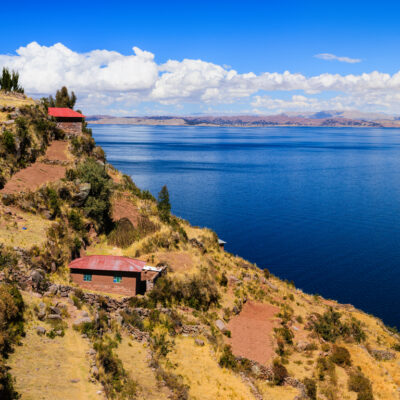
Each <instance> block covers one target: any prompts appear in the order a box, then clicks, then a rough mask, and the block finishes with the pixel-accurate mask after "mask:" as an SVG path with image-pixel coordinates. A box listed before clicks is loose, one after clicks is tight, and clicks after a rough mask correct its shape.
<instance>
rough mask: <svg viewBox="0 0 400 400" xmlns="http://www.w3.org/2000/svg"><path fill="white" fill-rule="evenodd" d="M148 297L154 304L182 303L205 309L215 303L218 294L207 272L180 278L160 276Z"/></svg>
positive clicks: (197, 308) (218, 296)
mask: <svg viewBox="0 0 400 400" xmlns="http://www.w3.org/2000/svg"><path fill="white" fill-rule="evenodd" d="M149 298H150V299H151V300H152V301H153V303H154V304H158V303H161V304H162V305H164V306H168V305H171V304H173V303H178V304H179V303H183V304H185V305H187V306H189V307H192V308H195V309H196V310H204V311H207V310H208V309H209V308H210V307H211V305H217V304H218V301H219V298H220V295H219V293H218V289H217V286H216V284H215V281H214V280H213V279H212V278H211V276H209V275H208V274H207V273H205V272H202V273H200V274H197V275H193V276H189V277H185V278H182V279H177V278H175V279H171V278H169V277H168V276H164V277H162V278H160V279H159V280H158V281H157V282H156V285H155V287H154V289H153V290H152V291H151V292H150V294H149Z"/></svg>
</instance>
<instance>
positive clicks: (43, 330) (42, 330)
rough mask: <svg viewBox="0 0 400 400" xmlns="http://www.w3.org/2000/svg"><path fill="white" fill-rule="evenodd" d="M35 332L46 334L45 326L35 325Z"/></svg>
mask: <svg viewBox="0 0 400 400" xmlns="http://www.w3.org/2000/svg"><path fill="white" fill-rule="evenodd" d="M36 333H37V334H38V335H45V334H46V328H43V326H37V327H36Z"/></svg>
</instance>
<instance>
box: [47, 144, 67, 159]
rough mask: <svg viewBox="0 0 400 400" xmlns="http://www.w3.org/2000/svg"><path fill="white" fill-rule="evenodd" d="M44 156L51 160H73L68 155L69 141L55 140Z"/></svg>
mask: <svg viewBox="0 0 400 400" xmlns="http://www.w3.org/2000/svg"><path fill="white" fill-rule="evenodd" d="M44 158H45V159H46V160H49V161H71V160H70V158H69V157H68V142H64V141H62V140H54V141H53V142H52V143H51V144H50V146H49V147H48V148H47V151H46V155H45V156H44Z"/></svg>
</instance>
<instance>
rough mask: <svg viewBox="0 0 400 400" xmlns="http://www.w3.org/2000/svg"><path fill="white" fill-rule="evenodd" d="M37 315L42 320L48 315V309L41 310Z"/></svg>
mask: <svg viewBox="0 0 400 400" xmlns="http://www.w3.org/2000/svg"><path fill="white" fill-rule="evenodd" d="M37 317H38V319H40V321H43V320H44V319H45V317H46V311H44V310H42V311H39V312H38V315H37Z"/></svg>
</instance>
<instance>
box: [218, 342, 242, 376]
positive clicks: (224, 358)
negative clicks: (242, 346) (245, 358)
mask: <svg viewBox="0 0 400 400" xmlns="http://www.w3.org/2000/svg"><path fill="white" fill-rule="evenodd" d="M219 365H220V366H221V367H223V368H229V369H231V370H233V371H236V370H237V369H238V367H239V366H238V361H237V359H236V357H235V356H234V355H233V353H232V348H231V346H229V345H225V346H224V349H223V351H222V354H221V357H220V358H219Z"/></svg>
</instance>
